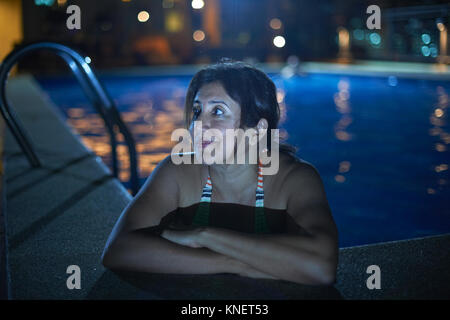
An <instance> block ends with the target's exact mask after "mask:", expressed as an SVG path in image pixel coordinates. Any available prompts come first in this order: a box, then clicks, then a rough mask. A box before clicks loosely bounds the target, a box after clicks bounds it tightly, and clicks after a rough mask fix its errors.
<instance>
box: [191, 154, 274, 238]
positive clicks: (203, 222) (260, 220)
mask: <svg viewBox="0 0 450 320" xmlns="http://www.w3.org/2000/svg"><path fill="white" fill-rule="evenodd" d="M211 196H212V182H211V177H210V175H209V171H208V178H207V179H206V183H205V185H204V187H203V190H202V197H201V199H200V203H199V206H198V208H197V211H196V213H195V216H194V219H193V221H192V225H194V226H208V225H209V211H210V210H209V209H210V204H211ZM254 231H255V233H268V232H269V227H268V225H267V221H266V216H265V214H264V180H263V175H262V164H261V162H260V161H258V180H257V184H256V200H255V225H254Z"/></svg>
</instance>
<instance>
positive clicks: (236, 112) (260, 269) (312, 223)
mask: <svg viewBox="0 0 450 320" xmlns="http://www.w3.org/2000/svg"><path fill="white" fill-rule="evenodd" d="M185 119H186V126H187V128H190V130H191V132H192V128H193V123H194V121H201V123H202V130H207V129H211V128H213V129H217V130H219V131H220V132H222V133H223V132H225V130H226V129H236V128H243V129H248V128H254V129H255V131H256V130H257V129H267V130H268V131H267V132H268V133H270V129H275V128H277V125H278V120H279V105H278V102H277V98H276V88H275V85H274V83H273V82H272V81H271V80H270V79H269V77H268V76H267V75H266V74H264V73H263V72H262V71H259V70H258V69H256V68H254V67H252V66H249V65H246V64H244V63H241V62H221V63H218V64H215V65H212V66H209V67H206V68H205V69H203V70H200V71H199V72H197V74H196V75H195V76H194V77H193V79H192V80H191V82H190V85H189V88H188V92H187V96H186V106H185ZM193 142H194V151H195V153H196V154H197V153H198V152H199V150H201V149H203V150H205V148H206V147H208V145H209V144H211V143H215V141H213V142H211V140H204V138H203V140H202V138H201V137H200V138H198V137H196V136H193ZM272 147H273V146H272V145H271V144H268V148H267V149H266V150H261V152H268V153H269V154H270V153H271V152H272V151H271V150H272V149H273V148H272ZM245 150H246V152H248V150H249V149H248V148H247V149H245ZM235 152H236V148H235V147H233V148H228V150H224V153H223V156H224V157H225V158H226V157H229V156H231V155H233V153H235ZM261 169H262V164H261V162H258V164H251V163H250V162H249V161H247V162H246V163H245V164H217V163H212V164H209V165H206V164H204V163H201V164H180V165H175V164H174V163H173V161H172V160H171V157H170V156H168V157H167V158H165V159H164V160H163V161H162V162H161V163H160V164H159V165H158V166H157V167H156V169H155V170H154V171H153V172H152V174H151V176H150V177H149V178H148V179H147V181H146V182H145V184H144V186H143V187H142V188H141V190H140V191H139V193H138V194H137V195H136V197H135V198H134V199H133V201H132V202H131V203H130V204H129V205H128V206H127V207H126V208H125V210H124V212H123V213H122V215H121V217H120V218H119V221H118V222H117V224H116V226H115V227H114V229H113V231H112V233H111V235H110V237H109V239H108V242H107V244H106V247H105V250H104V252H103V256H102V261H103V264H104V266H105V267H107V268H111V269H126V270H135V271H141V272H152V273H178V274H180V273H183V274H213V273H235V274H239V275H242V276H247V277H252V278H267V279H279V280H287V281H292V282H296V283H301V284H313V285H330V284H333V283H334V282H335V278H336V268H337V260H338V246H337V242H338V240H337V239H338V235H337V229H336V225H335V223H334V220H333V218H332V215H331V212H330V209H329V206H328V202H327V199H326V195H325V192H324V188H323V185H322V182H321V179H320V177H319V174H318V173H317V171H316V170H315V169H314V167H312V166H311V165H310V164H308V163H306V162H304V161H302V160H300V159H297V158H296V157H295V155H293V152H292V149H290V148H289V147H286V146H280V155H279V169H278V172H277V173H276V174H274V175H266V176H263V175H261Z"/></svg>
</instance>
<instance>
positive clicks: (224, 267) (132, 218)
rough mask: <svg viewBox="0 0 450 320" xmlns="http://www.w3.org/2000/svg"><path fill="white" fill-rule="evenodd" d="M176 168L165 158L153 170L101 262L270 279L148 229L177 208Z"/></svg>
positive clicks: (148, 269) (131, 267)
mask: <svg viewBox="0 0 450 320" xmlns="http://www.w3.org/2000/svg"><path fill="white" fill-rule="evenodd" d="M177 169H178V168H176V167H175V165H174V164H172V163H171V159H170V157H167V158H166V159H164V160H163V161H161V163H160V164H159V165H158V167H157V168H156V169H155V170H154V171H153V172H152V175H151V176H150V177H149V178H148V179H147V181H146V183H145V184H144V185H143V186H142V188H141V190H140V191H139V193H138V194H137V195H136V196H135V197H134V198H133V200H132V201H131V202H130V204H129V205H128V206H127V207H126V208H125V209H124V211H123V212H122V214H121V216H120V218H119V220H118V221H117V223H116V225H115V226H114V229H113V231H112V232H111V234H110V236H109V238H108V241H107V243H106V246H105V249H104V251H103V254H102V263H103V265H104V266H105V267H107V268H110V269H123V270H130V271H141V272H152V273H179V274H182V273H185V274H208V273H238V274H241V275H246V276H251V277H259V278H272V277H271V276H270V275H266V274H264V273H262V272H260V271H258V270H255V269H254V268H252V267H250V266H249V265H247V264H245V263H243V262H241V261H238V260H235V259H233V258H230V257H228V256H225V255H222V254H220V253H217V252H213V251H211V250H209V249H207V248H190V247H187V246H184V245H180V244H176V243H173V242H171V241H168V240H166V239H164V238H162V237H160V236H159V235H156V234H152V233H151V232H148V229H149V228H151V227H156V226H157V225H158V224H159V223H160V222H161V219H162V218H163V217H164V216H165V215H166V214H167V213H168V212H171V211H173V210H175V209H176V208H177V207H178V192H179V188H178V184H177V179H176V178H177V174H179V172H178V171H177Z"/></svg>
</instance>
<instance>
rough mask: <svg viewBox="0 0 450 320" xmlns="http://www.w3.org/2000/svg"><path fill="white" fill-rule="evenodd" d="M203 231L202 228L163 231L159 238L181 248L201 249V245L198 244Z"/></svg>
mask: <svg viewBox="0 0 450 320" xmlns="http://www.w3.org/2000/svg"><path fill="white" fill-rule="evenodd" d="M204 230H205V228H204V227H198V228H194V229H182V230H175V229H164V231H163V232H162V233H161V237H163V238H164V239H167V240H169V241H172V242H174V243H178V244H180V245H182V246H186V247H191V248H202V247H203V245H202V244H201V243H200V235H201V234H202V232H203V231H204Z"/></svg>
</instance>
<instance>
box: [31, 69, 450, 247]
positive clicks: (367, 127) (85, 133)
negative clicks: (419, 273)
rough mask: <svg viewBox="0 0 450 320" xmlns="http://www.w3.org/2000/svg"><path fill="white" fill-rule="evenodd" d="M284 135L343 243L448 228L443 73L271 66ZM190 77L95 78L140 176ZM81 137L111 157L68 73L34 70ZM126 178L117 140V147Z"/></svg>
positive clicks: (159, 154)
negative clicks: (131, 143) (284, 72)
mask: <svg viewBox="0 0 450 320" xmlns="http://www.w3.org/2000/svg"><path fill="white" fill-rule="evenodd" d="M271 77H272V79H273V80H274V81H275V83H276V85H277V88H278V90H279V94H278V96H279V100H280V102H281V107H282V110H283V117H282V123H281V125H280V127H281V128H282V129H283V132H282V134H285V135H286V137H287V141H288V142H289V143H292V144H294V145H296V146H298V147H299V152H298V154H299V156H300V157H301V158H303V159H304V160H306V161H309V162H311V163H312V164H313V165H315V166H316V168H317V169H318V170H319V172H320V174H321V176H322V179H323V182H324V184H325V188H326V192H327V196H328V200H329V203H330V206H331V208H332V212H333V216H334V219H335V221H336V223H337V226H338V230H339V241H340V243H339V245H340V247H347V246H353V245H362V244H369V243H377V242H383V241H390V240H400V239H408V238H413V237H421V236H427V235H436V234H442V233H448V232H450V201H449V199H450V197H449V195H450V192H449V191H450V185H449V184H450V179H449V178H450V177H449V168H448V164H449V160H450V157H449V155H450V128H449V123H448V120H449V116H448V112H449V111H450V110H449V103H450V102H449V94H450V83H449V82H447V81H434V80H419V79H403V78H396V77H393V76H391V77H376V76H345V75H331V74H309V75H306V76H299V75H297V76H293V77H290V78H283V77H281V76H280V75H278V74H272V75H271ZM190 78H191V76H139V77H138V76H105V77H100V79H101V81H102V82H103V84H104V85H105V87H106V89H107V90H108V92H109V93H110V95H111V96H112V97H113V99H114V100H115V101H116V103H117V106H118V108H119V110H120V111H121V113H122V115H123V117H124V120H125V122H126V123H127V124H128V125H129V127H130V129H131V130H132V132H133V133H134V135H135V137H136V139H137V141H138V151H139V154H140V174H141V177H142V180H144V179H145V178H146V177H147V176H148V175H149V174H150V172H151V170H152V169H153V168H154V166H155V165H156V164H157V163H158V161H160V160H161V159H162V158H163V157H164V156H166V155H167V154H168V153H169V152H170V148H171V146H172V145H173V143H171V142H170V134H171V132H172V130H173V129H175V128H177V127H182V109H183V103H184V94H185V92H186V88H187V86H188V83H189V80H190ZM38 80H39V83H40V84H41V86H42V88H43V89H44V90H45V91H46V92H47V93H48V95H49V97H50V98H51V100H52V101H53V102H54V103H55V104H56V105H57V106H58V107H61V109H62V110H63V112H64V114H65V115H66V116H67V117H68V121H69V123H70V124H71V126H72V127H74V128H75V129H74V130H76V132H78V133H79V134H80V135H81V137H82V139H83V141H84V142H85V143H86V144H87V145H88V146H89V147H90V148H92V149H93V150H94V151H95V152H97V154H99V155H101V156H102V158H103V159H104V160H105V162H106V163H109V161H110V159H109V147H108V140H107V138H106V136H105V131H104V129H103V128H102V124H101V121H100V119H99V118H98V116H97V115H96V114H95V113H94V112H93V109H92V107H91V106H90V105H89V103H88V102H87V100H86V98H85V97H84V95H83V93H82V91H81V89H79V88H78V85H77V84H76V82H75V81H74V80H73V79H70V78H61V77H59V78H40V79H38ZM119 155H120V158H121V159H122V161H123V164H122V165H123V166H124V170H123V172H122V173H121V177H122V179H123V180H127V178H128V176H127V170H126V168H127V163H126V158H127V157H126V152H125V149H120V150H119Z"/></svg>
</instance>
